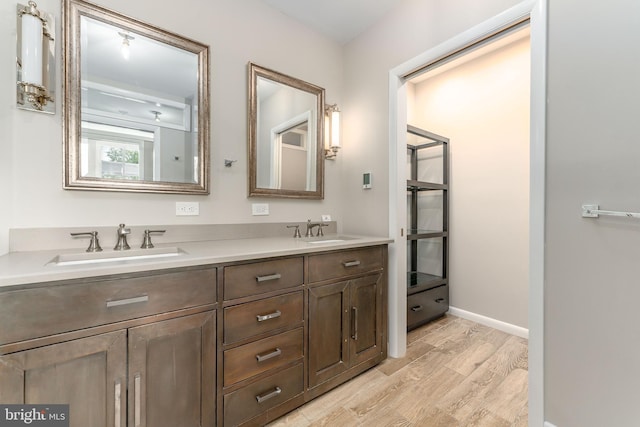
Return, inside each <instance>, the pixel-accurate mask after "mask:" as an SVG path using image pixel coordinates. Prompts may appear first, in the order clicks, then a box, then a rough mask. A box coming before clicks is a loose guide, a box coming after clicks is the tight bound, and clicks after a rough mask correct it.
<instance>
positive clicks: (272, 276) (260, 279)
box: [256, 273, 282, 283]
mask: <svg viewBox="0 0 640 427" xmlns="http://www.w3.org/2000/svg"><path fill="white" fill-rule="evenodd" d="M281 278H282V274H280V273H275V274H267V275H266V276H256V281H257V282H258V283H260V282H268V281H269V280H278V279H281Z"/></svg>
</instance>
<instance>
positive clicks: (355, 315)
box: [351, 307, 358, 341]
mask: <svg viewBox="0 0 640 427" xmlns="http://www.w3.org/2000/svg"><path fill="white" fill-rule="evenodd" d="M351 313H352V316H351V317H352V318H351V324H352V325H353V333H352V334H351V338H353V339H354V340H356V341H358V307H351Z"/></svg>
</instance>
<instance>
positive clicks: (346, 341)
mask: <svg viewBox="0 0 640 427" xmlns="http://www.w3.org/2000/svg"><path fill="white" fill-rule="evenodd" d="M386 259H387V247H386V245H379V246H372V247H365V248H358V249H348V250H339V251H327V252H323V253H315V254H309V255H306V256H298V257H285V258H280V259H272V260H263V261H257V262H251V263H243V264H240V263H238V264H236V265H230V266H226V267H224V270H223V271H224V274H223V285H222V289H223V291H222V293H223V309H222V313H221V314H220V316H221V317H222V321H221V323H223V327H222V328H221V333H220V336H221V339H220V341H221V349H220V350H219V358H218V359H219V360H220V361H221V362H222V363H221V364H219V366H221V371H222V375H221V376H219V378H220V377H221V380H220V381H219V382H220V383H221V384H222V385H221V387H220V388H219V390H220V397H219V407H220V408H221V409H222V410H221V411H220V412H221V414H220V415H219V418H218V422H219V423H222V424H224V425H226V426H228V425H231V426H238V425H241V426H261V425H265V424H267V423H268V422H270V421H273V420H274V419H276V418H277V417H279V416H281V415H283V414H285V413H287V412H289V411H291V410H293V409H295V408H297V407H298V406H301V405H302V404H304V403H305V402H308V401H309V400H311V399H313V398H315V397H317V396H319V395H321V394H323V393H325V392H326V391H328V390H330V389H331V388H334V387H336V386H338V385H339V384H341V383H343V382H345V381H348V380H349V379H351V378H353V377H354V376H356V375H358V374H360V373H362V372H364V371H365V370H367V369H369V368H370V367H372V366H374V365H376V364H377V363H379V362H381V361H382V360H383V359H384V358H385V357H386V354H387V351H386V346H387V332H386V331H387V320H386V313H387V312H386V292H387V289H386V288H387V271H386V263H387V261H386Z"/></svg>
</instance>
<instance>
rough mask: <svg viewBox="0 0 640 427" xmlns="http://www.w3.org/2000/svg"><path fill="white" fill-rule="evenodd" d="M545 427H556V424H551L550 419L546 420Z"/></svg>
mask: <svg viewBox="0 0 640 427" xmlns="http://www.w3.org/2000/svg"><path fill="white" fill-rule="evenodd" d="M544 427H556V426H555V425H554V424H551V423H550V422H549V421H545V422H544Z"/></svg>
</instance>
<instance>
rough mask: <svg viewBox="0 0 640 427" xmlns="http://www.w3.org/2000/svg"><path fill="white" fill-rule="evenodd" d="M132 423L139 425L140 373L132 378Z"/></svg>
mask: <svg viewBox="0 0 640 427" xmlns="http://www.w3.org/2000/svg"><path fill="white" fill-rule="evenodd" d="M133 424H134V425H135V427H140V374H136V376H135V377H134V379H133Z"/></svg>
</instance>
